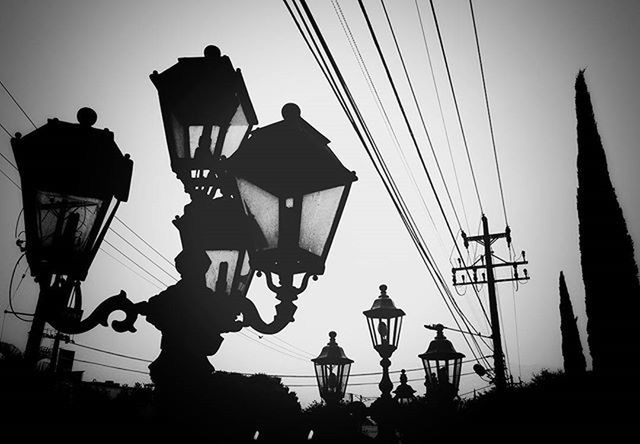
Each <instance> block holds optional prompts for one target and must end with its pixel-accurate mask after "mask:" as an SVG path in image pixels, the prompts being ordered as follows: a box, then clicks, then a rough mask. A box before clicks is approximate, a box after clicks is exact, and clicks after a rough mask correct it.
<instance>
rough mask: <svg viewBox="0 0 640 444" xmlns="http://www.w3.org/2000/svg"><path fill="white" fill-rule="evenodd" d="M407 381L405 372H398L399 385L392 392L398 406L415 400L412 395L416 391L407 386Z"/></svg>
mask: <svg viewBox="0 0 640 444" xmlns="http://www.w3.org/2000/svg"><path fill="white" fill-rule="evenodd" d="M407 381H408V379H407V372H406V371H405V370H404V369H402V370H401V371H400V384H399V385H398V387H396V389H395V390H394V391H393V393H395V395H396V396H395V400H396V402H397V403H398V404H400V405H407V404H411V403H412V402H413V401H415V399H416V397H415V395H414V393H415V392H416V391H415V389H414V388H413V387H411V386H410V385H409V384H407Z"/></svg>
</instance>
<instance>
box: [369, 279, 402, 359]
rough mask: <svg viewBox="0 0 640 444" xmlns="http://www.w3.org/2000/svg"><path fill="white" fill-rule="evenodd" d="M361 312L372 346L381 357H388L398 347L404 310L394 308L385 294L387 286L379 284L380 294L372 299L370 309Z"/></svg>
mask: <svg viewBox="0 0 640 444" xmlns="http://www.w3.org/2000/svg"><path fill="white" fill-rule="evenodd" d="M363 313H364V315H365V316H366V318H367V324H368V326H369V335H370V336H371V342H372V343H373V348H374V349H375V350H376V351H377V352H378V353H379V354H380V356H381V357H383V358H389V357H390V356H391V355H392V354H393V352H394V351H395V350H396V348H398V341H399V340H400V330H401V329H402V317H403V316H404V314H405V313H404V311H402V310H401V309H399V308H396V306H395V304H394V303H393V301H392V300H391V298H390V297H389V296H388V295H387V286H386V285H380V296H378V298H377V299H376V300H375V301H373V305H372V306H371V309H370V310H366V311H364V312H363Z"/></svg>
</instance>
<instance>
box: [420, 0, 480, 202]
mask: <svg viewBox="0 0 640 444" xmlns="http://www.w3.org/2000/svg"><path fill="white" fill-rule="evenodd" d="M429 3H430V4H431V11H432V13H433V20H434V22H435V25H436V31H437V33H438V40H439V42H440V49H441V50H442V58H443V59H444V66H445V68H446V70H447V78H448V79H449V86H450V88H451V95H452V96H453V103H454V105H455V108H456V114H457V116H458V124H459V125H460V133H461V134H462V141H463V143H464V148H465V151H466V152H467V160H468V161H469V169H470V170H471V177H472V178H473V186H474V187H475V190H476V197H477V198H478V206H479V207H480V212H481V213H484V210H483V209H482V200H481V199H480V191H479V190H478V182H477V180H476V173H475V172H474V170H473V163H472V162H471V154H470V153H469V145H468V144H467V136H466V135H465V132H464V126H463V125H462V117H461V116H460V107H459V106H458V99H457V98H456V91H455V88H454V87H453V80H452V78H451V70H450V69H449V62H448V60H447V52H446V51H445V48H444V41H443V40H442V34H441V33H440V25H439V24H438V16H437V14H436V9H435V7H434V6H433V0H429Z"/></svg>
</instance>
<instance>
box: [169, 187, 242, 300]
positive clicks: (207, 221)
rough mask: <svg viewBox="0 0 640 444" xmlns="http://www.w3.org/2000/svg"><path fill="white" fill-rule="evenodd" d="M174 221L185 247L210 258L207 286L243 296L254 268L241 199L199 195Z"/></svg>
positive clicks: (223, 292)
mask: <svg viewBox="0 0 640 444" xmlns="http://www.w3.org/2000/svg"><path fill="white" fill-rule="evenodd" d="M173 224H174V225H175V226H176V227H177V228H178V230H179V231H180V238H181V241H182V246H183V248H184V249H185V250H186V249H200V250H204V251H205V252H206V254H207V256H208V257H209V259H210V260H211V265H210V266H209V268H208V270H207V271H206V273H205V281H206V285H207V287H209V288H210V289H211V290H213V291H214V292H216V293H218V294H221V295H226V296H230V295H234V296H236V295H237V296H241V297H244V296H245V295H246V293H247V291H248V289H249V284H250V283H251V278H252V277H253V269H252V268H251V267H250V266H249V255H248V253H247V249H248V247H249V242H250V238H249V236H248V235H247V232H246V216H245V215H244V212H243V210H242V204H241V203H240V202H239V200H238V199H237V198H234V197H231V196H224V197H219V198H217V199H212V200H211V199H204V198H198V199H196V200H194V201H192V202H191V203H189V204H188V205H186V206H185V207H184V215H183V216H182V217H176V219H175V220H174V221H173Z"/></svg>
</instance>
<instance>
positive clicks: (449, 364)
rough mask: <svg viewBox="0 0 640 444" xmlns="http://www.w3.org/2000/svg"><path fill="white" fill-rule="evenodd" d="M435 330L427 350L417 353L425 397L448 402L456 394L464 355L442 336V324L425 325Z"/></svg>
mask: <svg viewBox="0 0 640 444" xmlns="http://www.w3.org/2000/svg"><path fill="white" fill-rule="evenodd" d="M425 327H426V328H427V329H429V330H435V331H436V332H437V333H436V337H435V339H434V340H432V341H431V343H429V348H427V351H426V352H424V353H422V354H421V355H419V356H418V357H419V358H420V359H422V363H423V365H424V371H425V373H426V380H425V381H426V382H425V385H426V386H427V397H428V398H431V399H433V400H434V401H436V402H448V401H452V400H453V398H455V396H456V395H457V394H458V387H459V386H460V370H461V368H462V358H464V355H463V354H462V353H459V352H457V351H456V349H455V348H454V347H453V344H451V342H450V341H449V340H448V339H447V338H446V337H445V336H444V334H443V333H442V331H443V330H444V326H443V325H442V324H437V325H425Z"/></svg>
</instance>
